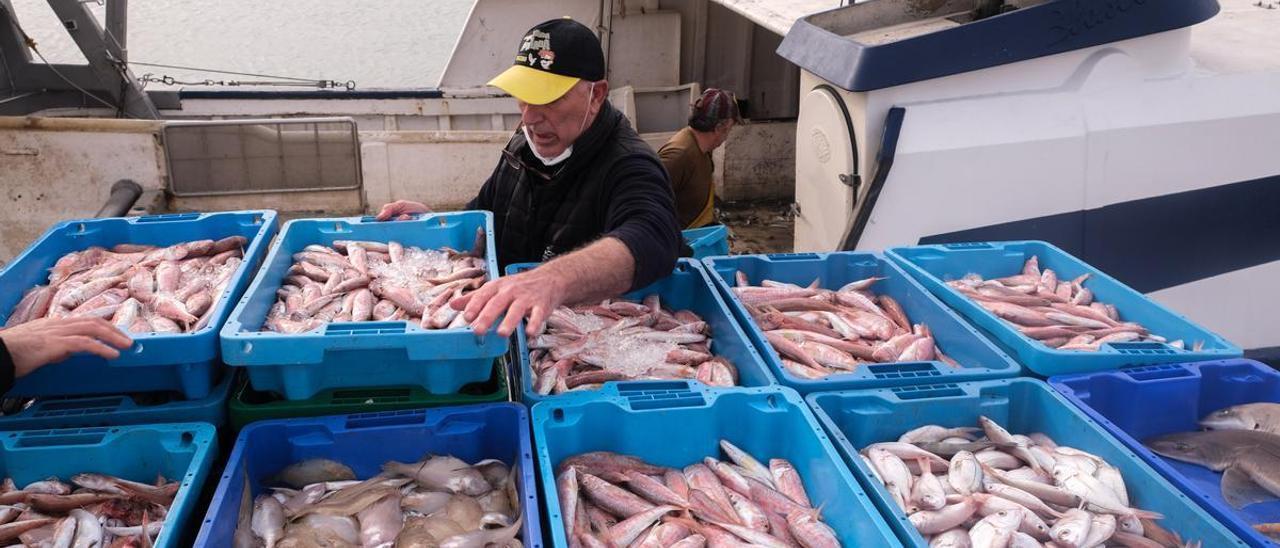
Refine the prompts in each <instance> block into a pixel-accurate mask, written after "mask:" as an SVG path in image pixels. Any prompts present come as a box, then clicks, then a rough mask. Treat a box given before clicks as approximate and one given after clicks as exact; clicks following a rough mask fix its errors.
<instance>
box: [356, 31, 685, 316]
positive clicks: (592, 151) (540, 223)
mask: <svg viewBox="0 0 1280 548" xmlns="http://www.w3.org/2000/svg"><path fill="white" fill-rule="evenodd" d="M489 84H490V85H492V86H496V87H498V88H501V89H502V90H503V91H506V92H507V93H510V94H511V95H512V96H513V97H515V98H516V100H517V102H518V103H519V105H520V112H521V117H520V122H521V128H520V130H519V131H517V132H516V133H515V135H514V136H512V138H511V140H510V141H509V142H508V143H507V146H506V147H505V148H504V149H503V151H502V158H500V159H499V161H498V165H497V167H495V168H494V170H493V173H492V174H491V175H490V176H489V179H488V180H487V181H485V183H484V186H483V187H481V189H480V192H479V195H477V196H476V198H475V199H473V200H471V202H470V203H469V204H467V209H482V210H488V211H491V212H493V217H494V231H495V234H496V238H497V241H496V247H497V250H498V263H499V265H500V266H501V267H502V268H505V267H506V266H507V265H509V264H513V263H520V262H544V263H545V264H543V265H542V266H540V267H538V268H536V269H533V270H529V271H527V272H524V273H521V274H517V275H514V276H504V277H502V278H500V279H497V280H493V281H490V282H489V283H487V284H485V285H484V286H483V287H481V288H480V289H478V290H476V291H474V292H472V293H470V294H468V295H466V296H464V297H461V298H459V299H457V300H455V301H453V302H452V303H451V304H452V305H453V306H454V308H457V309H459V310H464V317H465V318H466V320H467V321H468V322H470V323H471V328H472V329H473V330H474V331H475V332H476V333H483V332H485V331H487V330H488V329H489V328H490V327H492V326H493V324H494V323H495V322H496V321H497V320H498V318H499V317H503V316H504V315H505V319H504V320H503V321H502V323H501V325H499V327H498V333H499V334H500V335H502V336H504V337H505V336H508V335H510V334H511V333H512V332H513V331H514V330H515V328H516V326H517V325H519V322H520V320H521V319H523V318H526V317H527V318H528V319H529V323H528V326H529V331H530V332H531V333H533V332H537V331H539V330H541V327H542V324H543V323H544V322H545V321H546V319H547V317H548V316H549V315H550V314H551V312H552V311H554V310H555V309H556V308H557V307H558V306H560V305H561V304H568V303H576V302H586V301H592V300H597V299H604V298H609V297H613V296H617V295H620V294H622V293H624V292H626V291H628V290H631V289H635V288H639V287H643V286H646V285H648V284H650V283H652V282H653V281H655V280H657V279H658V278H661V277H663V276H666V275H668V274H670V273H671V270H672V268H673V267H674V265H675V260H676V256H677V254H678V253H679V251H680V249H681V243H682V241H681V238H680V229H679V227H678V226H677V225H676V214H675V205H674V200H673V197H672V193H671V187H670V182H669V181H668V180H667V175H666V171H665V170H664V169H663V166H662V163H661V162H660V161H659V160H658V157H657V156H656V155H655V154H654V153H653V150H652V149H651V148H649V146H648V145H647V144H646V143H645V142H644V141H643V140H641V139H640V137H639V135H637V134H636V132H635V130H634V129H632V128H631V124H630V123H629V122H628V121H627V119H626V117H624V116H623V115H622V113H620V112H619V111H617V110H616V109H614V108H613V106H612V105H610V104H609V101H608V100H607V97H608V93H609V83H608V82H607V81H605V66H604V53H603V51H602V49H601V47H600V41H599V39H598V38H597V37H596V35H595V33H594V32H592V31H591V30H590V29H588V28H587V27H585V26H583V25H582V24H580V23H577V22H574V21H572V20H570V19H568V18H564V19H553V20H551V21H547V22H545V23H542V24H540V25H538V26H536V27H534V28H532V29H530V30H529V32H528V33H527V34H526V35H525V36H524V39H523V40H522V41H521V43H520V48H519V51H518V52H517V53H516V58H515V64H514V65H513V66H512V67H511V68H509V69H507V70H506V71H505V72H503V73H502V74H500V75H498V76H497V77H496V78H494V79H493V80H491V81H490V82H489ZM425 211H427V208H426V206H424V205H422V204H420V203H417V202H409V201H398V202H393V203H390V204H387V205H386V206H384V207H383V208H382V211H381V212H380V213H379V214H378V218H379V219H380V220H387V219H393V218H402V217H405V216H407V215H409V214H414V213H422V212H425Z"/></svg>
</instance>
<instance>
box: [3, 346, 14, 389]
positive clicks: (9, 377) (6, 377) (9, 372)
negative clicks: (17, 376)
mask: <svg viewBox="0 0 1280 548" xmlns="http://www.w3.org/2000/svg"><path fill="white" fill-rule="evenodd" d="M10 388H13V356H10V355H9V349H8V348H7V347H5V345H4V339H0V394H3V393H5V392H8V391H9V389H10Z"/></svg>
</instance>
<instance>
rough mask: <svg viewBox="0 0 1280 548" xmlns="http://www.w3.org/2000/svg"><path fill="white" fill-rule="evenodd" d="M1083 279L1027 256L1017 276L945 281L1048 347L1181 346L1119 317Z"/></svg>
mask: <svg viewBox="0 0 1280 548" xmlns="http://www.w3.org/2000/svg"><path fill="white" fill-rule="evenodd" d="M1088 279H1089V274H1088V273H1087V272H1086V273H1084V274H1081V275H1080V276H1079V277H1077V278H1075V279H1073V280H1070V281H1067V280H1060V279H1058V274H1057V273H1056V272H1054V271H1053V269H1052V268H1046V269H1044V270H1041V269H1040V260H1039V258H1038V257H1037V256H1035V255H1032V256H1031V258H1030V259H1027V261H1026V262H1025V263H1024V264H1023V266H1022V273H1021V274H1015V275H1013V276H1006V277H1004V278H995V279H991V280H984V279H983V278H982V276H979V275H977V274H968V275H966V276H965V277H963V278H961V279H959V280H952V281H949V282H947V285H949V286H951V288H952V289H955V290H956V291H959V292H960V294H961V295H964V296H966V297H968V298H970V299H971V300H973V302H974V303H976V304H977V305H978V306H981V307H982V308H985V309H986V310H987V311H988V312H991V313H992V314H994V315H995V316H996V317H998V318H1000V319H1002V320H1004V321H1006V322H1008V323H1010V324H1012V325H1013V326H1014V327H1015V328H1016V329H1017V330H1018V331H1019V332H1021V333H1022V334H1023V335H1026V336H1027V337H1028V338H1030V339H1033V340H1036V341H1039V342H1040V343H1041V344H1043V345H1045V346H1048V347H1049V348H1056V349H1058V350H1078V351H1084V352H1097V351H1098V350H1099V349H1100V348H1102V345H1104V344H1107V343H1126V342H1144V341H1149V342H1156V343H1164V344H1166V345H1168V346H1170V347H1172V348H1177V349H1179V350H1182V349H1184V348H1185V347H1186V343H1185V342H1184V341H1182V340H1181V339H1178V340H1175V341H1170V340H1168V339H1166V338H1164V337H1161V336H1159V335H1155V334H1152V333H1151V332H1150V331H1149V330H1147V328H1145V327H1143V326H1142V324H1139V323H1137V322H1131V321H1123V320H1121V319H1120V311H1119V310H1117V309H1116V307H1115V305H1112V304H1110V303H1104V302H1102V301H1099V300H1097V299H1096V298H1094V295H1093V291H1091V290H1090V289H1089V288H1087V287H1085V286H1084V283H1085V281H1086V280H1088ZM1203 345H1204V342H1203V341H1196V342H1195V343H1194V344H1193V345H1192V349H1193V350H1196V351H1199V350H1200V348H1201V347H1202V346H1203Z"/></svg>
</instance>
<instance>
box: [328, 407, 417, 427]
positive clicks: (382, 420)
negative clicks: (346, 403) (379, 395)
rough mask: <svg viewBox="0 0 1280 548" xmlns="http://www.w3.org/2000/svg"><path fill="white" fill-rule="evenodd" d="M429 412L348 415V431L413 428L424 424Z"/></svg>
mask: <svg viewBox="0 0 1280 548" xmlns="http://www.w3.org/2000/svg"><path fill="white" fill-rule="evenodd" d="M426 418H427V412H426V411H425V410H422V409H416V410H408V411H384V412H381V413H358V414H355V415H347V423H346V429H347V430H362V429H365V428H381V427H384V426H412V425H415V424H422V423H423V421H425V420H426Z"/></svg>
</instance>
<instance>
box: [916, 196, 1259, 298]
mask: <svg viewBox="0 0 1280 548" xmlns="http://www.w3.org/2000/svg"><path fill="white" fill-rule="evenodd" d="M996 240H1045V241H1049V242H1052V243H1053V244H1054V245H1057V246H1058V247H1061V248H1062V249H1064V250H1066V251H1067V252H1069V253H1071V254H1073V255H1076V256H1077V257H1080V258H1082V259H1084V260H1085V261H1086V262H1088V263H1089V264H1092V265H1093V266H1096V267H1098V268H1099V269H1101V270H1102V271H1103V272H1106V273H1108V274H1110V275H1112V276H1114V277H1116V278H1117V279H1119V280H1120V281H1122V282H1124V283H1126V284H1128V285H1129V286H1130V287H1133V288H1134V289H1136V290H1138V291H1141V292H1143V293H1150V292H1153V291H1158V290H1160V289H1165V288H1168V287H1173V286H1176V285H1181V284H1185V283H1189V282H1194V281H1196V280H1202V279H1205V278H1209V277H1212V276H1216V275H1219V274H1225V273H1227V272H1232V271H1236V270H1240V269H1243V268H1249V267H1253V266H1258V265H1261V264H1265V263H1269V262H1272V261H1276V260H1280V175H1276V176H1272V177H1266V178H1262V179H1255V180H1252V181H1245V182H1239V183H1231V184H1226V185H1220V186H1214V187H1209V188H1203V189H1198V190H1192V191H1187V192H1179V193H1176V194H1166V195H1163V196H1154V197H1151V198H1144V199H1141V200H1133V201H1129V202H1121V203H1117V204H1112V205H1109V206H1105V207H1101V208H1097V209H1090V210H1085V211H1074V212H1070V213H1061V214H1056V215H1048V216H1044V217H1037V218H1034V219H1025V220H1021V221H1013V222H1009V223H1001V224H995V225H988V226H984V227H978V228H971V229H967V230H960V231H956V232H948V233H945V234H935V235H931V236H925V237H923V238H920V243H921V244H942V243H955V242H975V241H996Z"/></svg>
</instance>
